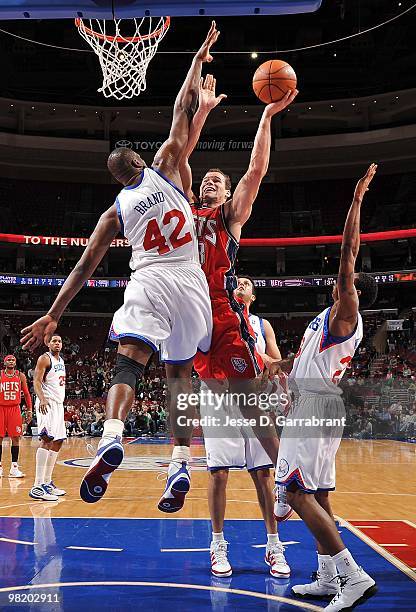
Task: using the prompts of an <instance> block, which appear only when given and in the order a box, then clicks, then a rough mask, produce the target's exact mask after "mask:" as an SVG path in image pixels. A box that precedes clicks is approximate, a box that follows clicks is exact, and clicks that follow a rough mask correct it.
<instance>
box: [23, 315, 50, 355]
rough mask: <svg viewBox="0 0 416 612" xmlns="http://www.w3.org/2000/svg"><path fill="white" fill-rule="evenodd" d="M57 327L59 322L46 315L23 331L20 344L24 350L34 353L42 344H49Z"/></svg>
mask: <svg viewBox="0 0 416 612" xmlns="http://www.w3.org/2000/svg"><path fill="white" fill-rule="evenodd" d="M57 327H58V323H57V321H55V319H53V318H52V317H51V316H50V315H45V316H44V317H41V318H40V319H38V320H37V321H35V322H34V323H32V324H31V325H28V326H27V327H25V328H24V329H22V330H21V332H20V333H21V334H22V338H21V339H20V344H22V346H23V349H24V350H29V351H34V350H35V348H37V347H38V346H40V345H41V344H42V342H44V343H45V344H46V343H47V342H49V340H50V339H51V336H52V334H53V333H54V331H55V330H56V328H57Z"/></svg>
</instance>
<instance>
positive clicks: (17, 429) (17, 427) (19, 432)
mask: <svg viewBox="0 0 416 612" xmlns="http://www.w3.org/2000/svg"><path fill="white" fill-rule="evenodd" d="M16 433H17V434H19V435H20V434H21V433H22V428H21V427H19V426H18V425H16Z"/></svg>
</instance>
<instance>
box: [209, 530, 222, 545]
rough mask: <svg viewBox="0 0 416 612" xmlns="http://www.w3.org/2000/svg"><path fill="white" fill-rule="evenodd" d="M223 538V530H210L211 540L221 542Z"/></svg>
mask: <svg viewBox="0 0 416 612" xmlns="http://www.w3.org/2000/svg"><path fill="white" fill-rule="evenodd" d="M223 540H224V532H223V531H220V532H219V533H214V532H212V541H213V542H222V541H223Z"/></svg>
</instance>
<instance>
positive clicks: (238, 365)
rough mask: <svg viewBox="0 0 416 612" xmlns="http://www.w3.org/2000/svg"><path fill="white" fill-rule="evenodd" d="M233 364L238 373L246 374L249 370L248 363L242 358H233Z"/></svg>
mask: <svg viewBox="0 0 416 612" xmlns="http://www.w3.org/2000/svg"><path fill="white" fill-rule="evenodd" d="M231 363H232V366H233V368H234V370H237V372H240V373H241V372H244V370H246V369H247V361H246V360H245V359H243V358H242V357H231Z"/></svg>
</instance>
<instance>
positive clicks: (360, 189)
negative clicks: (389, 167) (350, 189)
mask: <svg viewBox="0 0 416 612" xmlns="http://www.w3.org/2000/svg"><path fill="white" fill-rule="evenodd" d="M377 167H378V166H377V164H371V166H370V167H369V169H368V170H367V172H366V173H365V176H363V177H362V178H360V180H359V181H358V183H357V186H356V188H355V193H354V198H355V199H356V200H360V201H361V200H362V199H363V197H364V196H365V192H366V191H368V188H369V186H370V183H371V181H372V180H373V178H374V176H375V174H376V172H377Z"/></svg>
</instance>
